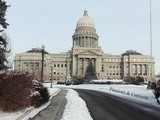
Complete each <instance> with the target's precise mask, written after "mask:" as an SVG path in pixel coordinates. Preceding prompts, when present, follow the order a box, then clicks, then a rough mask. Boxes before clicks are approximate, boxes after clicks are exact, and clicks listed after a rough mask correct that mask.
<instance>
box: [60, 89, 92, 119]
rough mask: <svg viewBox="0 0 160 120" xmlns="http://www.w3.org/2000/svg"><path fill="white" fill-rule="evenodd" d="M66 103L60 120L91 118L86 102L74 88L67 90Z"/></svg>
mask: <svg viewBox="0 0 160 120" xmlns="http://www.w3.org/2000/svg"><path fill="white" fill-rule="evenodd" d="M66 99H67V104H66V106H65V111H64V113H63V116H62V119H61V120H93V119H92V117H91V116H90V113H89V111H88V108H87V107H86V103H85V102H84V100H83V99H81V98H80V97H79V95H78V93H77V92H76V91H74V90H70V89H69V90H68V93H67V95H66Z"/></svg>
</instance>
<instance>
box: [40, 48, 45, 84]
mask: <svg viewBox="0 0 160 120" xmlns="http://www.w3.org/2000/svg"><path fill="white" fill-rule="evenodd" d="M44 50H45V46H44V45H42V47H41V53H42V61H41V62H42V67H41V80H40V81H41V82H42V83H43V82H44V80H43V67H44V65H43V64H44Z"/></svg>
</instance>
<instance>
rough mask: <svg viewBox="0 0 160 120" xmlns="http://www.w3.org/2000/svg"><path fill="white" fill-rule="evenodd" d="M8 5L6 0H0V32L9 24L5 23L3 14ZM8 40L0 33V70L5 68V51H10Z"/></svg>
mask: <svg viewBox="0 0 160 120" xmlns="http://www.w3.org/2000/svg"><path fill="white" fill-rule="evenodd" d="M8 7H9V6H8V5H6V2H5V1H3V0H0V25H1V26H2V29H1V30H0V32H3V31H4V29H6V28H7V26H8V25H9V24H8V23H6V19H5V15H6V10H7V8H8ZM7 45H8V41H7V38H6V37H5V36H3V35H0V70H4V69H7V68H8V67H7V63H8V61H7V53H9V52H10V50H8V46H7Z"/></svg>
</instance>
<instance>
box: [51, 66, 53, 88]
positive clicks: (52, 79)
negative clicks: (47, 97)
mask: <svg viewBox="0 0 160 120" xmlns="http://www.w3.org/2000/svg"><path fill="white" fill-rule="evenodd" d="M52 80H53V66H51V88H52Z"/></svg>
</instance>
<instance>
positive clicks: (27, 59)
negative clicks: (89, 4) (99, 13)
mask: <svg viewBox="0 0 160 120" xmlns="http://www.w3.org/2000/svg"><path fill="white" fill-rule="evenodd" d="M98 39H99V36H98V34H97V33H96V27H95V23H94V21H93V20H92V18H91V17H90V16H89V15H88V12H87V10H84V14H83V16H82V17H81V18H80V19H79V20H78V22H77V24H76V29H75V32H74V33H73V36H72V44H73V45H72V48H71V49H70V50H69V51H67V52H63V53H59V54H57V53H48V52H46V51H44V63H43V64H42V49H40V48H33V49H32V50H29V51H27V52H25V53H17V54H16V55H15V60H14V69H15V70H16V71H22V72H29V73H33V75H34V77H35V79H38V80H40V78H41V73H42V65H43V74H44V75H43V79H44V80H45V82H49V81H50V79H51V73H52V78H53V80H55V81H58V80H66V79H67V80H71V79H72V77H73V76H76V77H83V76H84V75H85V72H86V68H87V66H88V65H89V63H90V62H92V64H93V66H94V68H95V70H96V74H97V77H98V79H123V78H124V77H126V76H133V77H136V76H142V77H143V78H144V79H145V81H149V80H151V78H154V79H155V62H154V58H153V57H151V56H149V55H143V54H141V53H139V52H137V51H135V50H127V51H126V52H125V53H122V54H121V55H112V54H107V53H104V52H103V50H102V49H101V47H100V46H99V45H98ZM51 66H52V68H53V69H51ZM51 70H52V71H51Z"/></svg>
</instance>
